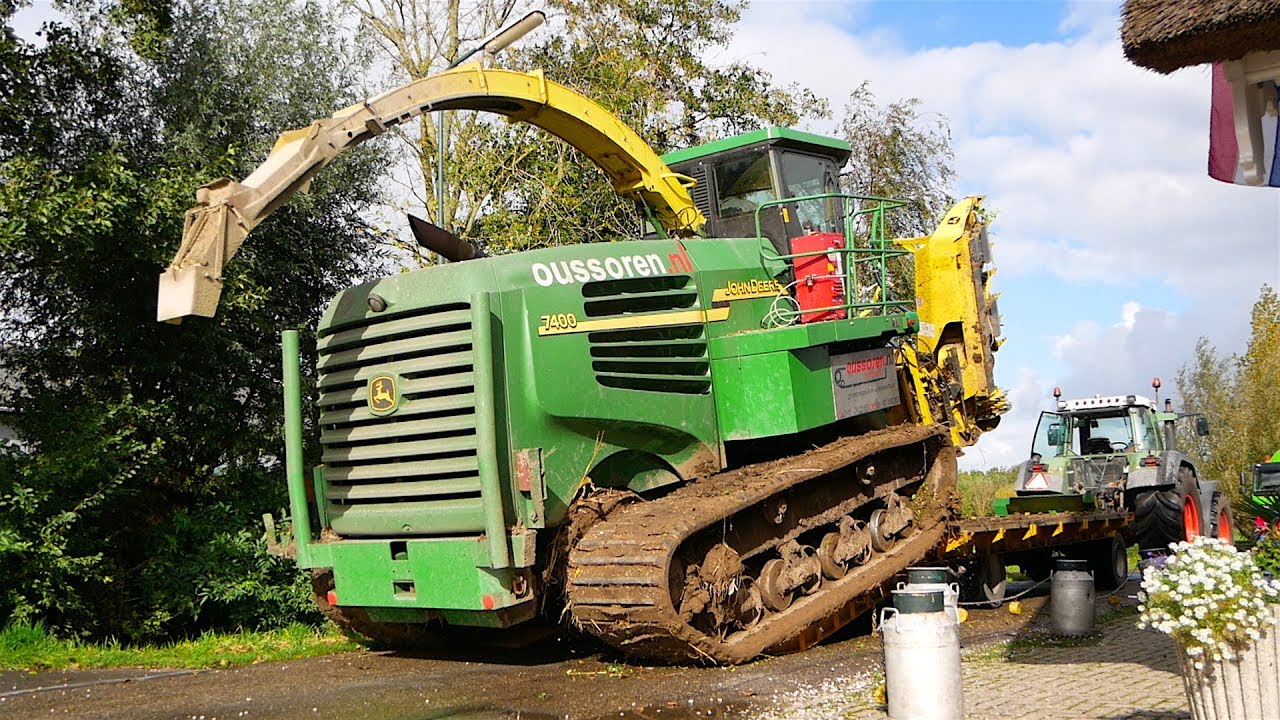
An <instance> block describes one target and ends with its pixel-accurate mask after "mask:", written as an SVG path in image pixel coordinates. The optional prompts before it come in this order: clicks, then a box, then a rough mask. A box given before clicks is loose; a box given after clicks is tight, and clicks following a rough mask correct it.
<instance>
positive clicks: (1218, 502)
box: [1209, 492, 1236, 545]
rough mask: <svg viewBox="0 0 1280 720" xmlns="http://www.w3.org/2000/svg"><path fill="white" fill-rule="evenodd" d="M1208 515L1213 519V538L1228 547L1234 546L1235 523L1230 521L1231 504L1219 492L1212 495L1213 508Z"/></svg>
mask: <svg viewBox="0 0 1280 720" xmlns="http://www.w3.org/2000/svg"><path fill="white" fill-rule="evenodd" d="M1209 514H1210V516H1211V517H1213V518H1214V523H1213V536H1214V537H1216V538H1218V539H1219V540H1221V541H1223V542H1225V543H1226V544H1228V545H1235V544H1236V539H1235V530H1236V524H1235V521H1234V520H1232V519H1231V503H1230V502H1228V501H1227V498H1226V497H1225V496H1224V495H1223V494H1222V493H1221V492H1215V493H1214V494H1213V506H1212V507H1210V508H1209Z"/></svg>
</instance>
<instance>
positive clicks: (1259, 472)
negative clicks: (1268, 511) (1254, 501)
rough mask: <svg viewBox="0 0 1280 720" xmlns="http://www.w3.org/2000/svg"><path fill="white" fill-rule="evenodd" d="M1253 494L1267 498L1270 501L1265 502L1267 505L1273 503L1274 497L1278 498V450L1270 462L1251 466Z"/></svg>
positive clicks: (1279, 477)
mask: <svg viewBox="0 0 1280 720" xmlns="http://www.w3.org/2000/svg"><path fill="white" fill-rule="evenodd" d="M1253 496H1254V497H1255V498H1269V499H1270V502H1267V503H1265V504H1266V505H1267V506H1268V507H1270V506H1273V505H1275V504H1276V499H1277V498H1280V450H1277V451H1276V454H1275V455H1272V456H1271V461H1270V462H1263V463H1258V464H1256V465H1254V466H1253Z"/></svg>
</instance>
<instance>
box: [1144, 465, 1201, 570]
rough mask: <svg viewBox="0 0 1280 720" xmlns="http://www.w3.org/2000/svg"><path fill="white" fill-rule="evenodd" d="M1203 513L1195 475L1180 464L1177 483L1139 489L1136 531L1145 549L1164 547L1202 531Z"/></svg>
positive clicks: (1161, 548) (1160, 548)
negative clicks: (1169, 486) (1159, 488)
mask: <svg viewBox="0 0 1280 720" xmlns="http://www.w3.org/2000/svg"><path fill="white" fill-rule="evenodd" d="M1202 518H1203V514H1202V513H1201V511H1200V494H1199V493H1198V492H1196V479H1195V475H1192V474H1191V470H1190V469H1189V468H1187V467H1185V466H1183V467H1181V468H1178V484H1177V485H1175V486H1174V487H1172V488H1169V489H1167V490H1147V491H1145V492H1139V493H1138V494H1137V495H1135V496H1134V499H1133V531H1134V534H1135V536H1136V537H1137V541H1138V547H1139V548H1140V549H1142V550H1163V549H1165V548H1167V547H1168V546H1169V544H1170V543H1175V542H1181V541H1183V540H1186V541H1188V542H1189V541H1190V540H1191V539H1192V538H1194V537H1195V536H1197V535H1199V534H1200V533H1201V526H1202Z"/></svg>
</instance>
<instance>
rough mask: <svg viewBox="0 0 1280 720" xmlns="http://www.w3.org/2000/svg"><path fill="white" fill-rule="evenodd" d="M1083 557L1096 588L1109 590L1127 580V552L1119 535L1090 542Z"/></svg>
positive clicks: (1114, 588) (1104, 590) (1116, 587)
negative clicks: (1087, 562)
mask: <svg viewBox="0 0 1280 720" xmlns="http://www.w3.org/2000/svg"><path fill="white" fill-rule="evenodd" d="M1085 559H1086V560H1088V561H1089V570H1090V571H1091V572H1092V573H1093V586H1094V587H1095V588H1097V589H1098V590H1101V591H1103V592H1111V591H1113V590H1116V589H1118V588H1119V587H1121V586H1122V585H1124V584H1125V583H1126V582H1128V581H1129V553H1128V551H1127V550H1126V548H1125V545H1124V540H1122V539H1120V536H1119V535H1115V536H1112V537H1110V538H1107V539H1105V540H1094V541H1092V542H1090V543H1089V544H1088V549H1087V550H1086V551H1085Z"/></svg>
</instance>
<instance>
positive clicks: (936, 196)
mask: <svg viewBox="0 0 1280 720" xmlns="http://www.w3.org/2000/svg"><path fill="white" fill-rule="evenodd" d="M840 133H841V134H842V135H843V136H844V138H845V139H846V140H848V141H849V145H851V146H852V148H853V155H852V157H850V159H849V168H848V170H847V171H846V172H845V174H844V175H843V176H842V184H843V185H844V188H845V191H846V192H848V193H851V194H854V195H864V196H869V197H880V198H893V199H895V200H904V201H906V202H907V207H905V208H901V209H897V210H894V211H892V212H888V213H886V214H885V221H886V230H887V234H888V235H889V236H890V237H918V236H921V235H927V234H929V233H930V232H932V231H933V229H934V228H935V227H936V226H937V223H938V221H939V220H941V219H942V216H943V214H944V213H946V211H947V210H948V209H950V207H951V205H952V204H954V203H955V197H954V196H953V195H952V189H953V188H952V183H953V182H954V180H955V170H954V169H953V168H952V166H951V163H952V161H953V160H954V158H955V155H954V153H953V152H952V150H951V130H950V128H949V127H948V126H947V120H946V118H945V117H943V116H941V115H938V114H936V113H925V114H922V113H920V100H919V99H918V98H906V99H902V100H896V101H894V102H891V103H889V104H887V105H881V104H879V102H878V101H877V100H876V97H875V94H874V93H872V91H871V84H870V83H868V82H864V83H862V84H861V85H859V86H858V87H857V89H855V90H854V91H853V92H851V93H850V94H849V100H848V103H847V104H846V105H845V108H844V117H843V118H842V119H841V121H840ZM869 205H873V204H869Z"/></svg>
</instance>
